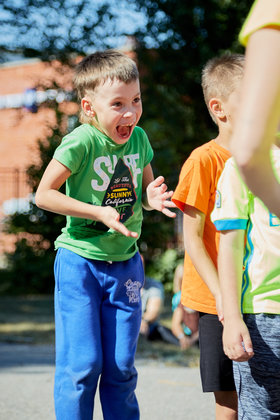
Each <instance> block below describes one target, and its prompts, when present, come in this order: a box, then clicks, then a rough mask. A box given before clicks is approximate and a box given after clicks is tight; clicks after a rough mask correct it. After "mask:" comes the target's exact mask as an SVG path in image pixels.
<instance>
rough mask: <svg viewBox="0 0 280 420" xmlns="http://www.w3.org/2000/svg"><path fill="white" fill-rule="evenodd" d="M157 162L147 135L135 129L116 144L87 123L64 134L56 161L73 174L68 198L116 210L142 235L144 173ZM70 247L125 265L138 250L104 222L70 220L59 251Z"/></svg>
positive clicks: (58, 243)
mask: <svg viewBox="0 0 280 420" xmlns="http://www.w3.org/2000/svg"><path fill="white" fill-rule="evenodd" d="M152 158H153V150H152V148H151V145H150V143H149V140H148V137H147V135H146V134H145V132H144V131H143V130H142V129H141V128H140V127H135V129H134V131H133V133H132V135H131V137H130V139H129V141H128V142H127V143H125V144H117V143H115V142H114V141H113V140H111V139H110V138H109V137H107V136H106V135H105V134H103V133H101V132H100V131H99V130H97V129H96V128H95V127H94V126H92V125H89V124H83V125H81V126H79V127H78V128H76V129H75V130H74V131H72V132H71V133H70V134H68V135H67V136H65V137H64V138H63V140H62V142H61V144H60V145H59V146H58V148H57V149H56V151H55V153H54V159H56V160H58V161H59V162H60V163H62V164H63V165H65V166H66V167H67V168H69V170H70V171H71V175H70V177H69V178H68V179H67V181H66V195H68V196H70V197H73V198H75V199H77V200H79V201H82V202H85V203H90V204H94V205H98V206H111V207H115V208H116V210H117V211H118V212H119V213H120V215H121V219H120V220H121V221H122V222H123V223H124V224H125V226H126V227H127V228H128V229H129V230H131V231H135V232H137V233H138V235H139V236H140V233H141V225H142V219H143V214H142V177H143V169H144V167H145V166H146V165H148V164H149V163H150V162H151V160H152ZM59 247H62V248H67V249H69V250H71V251H73V252H75V253H77V254H79V255H81V256H83V257H85V258H91V259H96V260H104V261H124V260H127V259H129V258H131V257H132V256H133V255H134V254H135V253H136V252H137V250H138V248H137V242H136V239H135V238H131V237H126V236H124V235H121V234H120V233H118V232H115V231H114V230H112V229H109V228H108V227H107V226H105V225H104V224H103V223H100V222H96V221H93V220H87V219H82V218H78V217H72V216H67V223H66V227H65V228H63V229H62V234H61V235H60V236H59V237H58V238H57V240H56V241H55V248H56V249H57V248H59Z"/></svg>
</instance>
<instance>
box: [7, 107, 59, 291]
mask: <svg viewBox="0 0 280 420" xmlns="http://www.w3.org/2000/svg"><path fill="white" fill-rule="evenodd" d="M50 105H51V106H52V107H53V108H54V111H55V114H56V121H57V123H56V125H55V127H53V128H50V130H51V134H50V136H49V137H48V138H47V139H45V140H44V141H41V140H40V141H38V148H39V157H40V159H39V161H38V163H37V164H36V165H31V166H30V167H29V168H28V170H27V174H28V180H29V184H30V186H31V188H32V191H33V193H35V191H36V190H37V187H38V185H39V182H40V179H41V176H42V174H43V172H44V170H45V168H46V167H47V165H48V163H49V161H50V160H51V157H52V155H53V153H54V150H55V149H56V147H57V146H58V144H59V143H60V141H61V139H62V137H63V135H64V134H65V130H63V129H62V128H61V127H63V126H65V124H64V120H65V116H64V115H63V114H62V113H61V112H60V111H59V110H58V107H57V105H56V104H54V103H53V104H50ZM64 225H65V217H64V216H61V215H58V214H55V213H50V212H47V211H44V210H42V209H39V208H38V207H37V206H36V205H35V203H34V202H33V198H32V199H31V201H30V203H29V211H28V212H26V213H18V212H17V213H15V214H12V215H10V216H9V217H8V218H7V219H6V222H5V225H4V232H5V233H8V234H14V235H16V237H17V239H16V244H15V251H14V252H11V253H6V254H5V257H6V264H5V268H2V269H1V270H0V277H1V284H0V293H6V294H7V293H9V294H21V293H25V294H30V293H51V292H52V290H53V262H54V257H55V253H54V248H53V243H54V240H55V238H56V237H57V236H58V234H59V232H60V230H61V228H62V227H63V226H64Z"/></svg>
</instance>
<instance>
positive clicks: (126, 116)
mask: <svg viewBox="0 0 280 420" xmlns="http://www.w3.org/2000/svg"><path fill="white" fill-rule="evenodd" d="M132 115H133V112H132V111H130V110H126V111H125V112H124V114H123V116H124V117H125V118H129V117H131V116H132Z"/></svg>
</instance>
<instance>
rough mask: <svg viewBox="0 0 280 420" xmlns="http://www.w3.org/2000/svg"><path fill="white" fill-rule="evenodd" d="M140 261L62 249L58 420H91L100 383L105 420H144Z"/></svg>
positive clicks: (58, 262)
mask: <svg viewBox="0 0 280 420" xmlns="http://www.w3.org/2000/svg"><path fill="white" fill-rule="evenodd" d="M143 281H144V272H143V265H142V261H141V258H140V255H139V254H138V253H137V254H136V255H135V256H134V257H133V258H131V259H130V260H127V261H122V262H112V263H110V262H105V261H97V260H91V259H86V258H83V257H81V256H79V255H78V254H76V253H74V252H71V251H69V250H67V249H64V248H60V249H59V250H58V252H57V256H56V261H55V283H56V284H55V324H56V372H55V387H54V399H55V412H56V418H57V420H92V417H93V408H94V396H95V392H96V388H97V383H98V380H99V379H100V383H99V393H100V401H101V405H102V411H103V416H104V420H120V419H122V420H139V408H138V403H137V399H136V396H135V392H134V391H135V388H136V382H137V371H136V369H135V367H134V357H135V352H136V346H137V339H138V334H139V329H140V323H141V298H140V289H141V287H142V286H143Z"/></svg>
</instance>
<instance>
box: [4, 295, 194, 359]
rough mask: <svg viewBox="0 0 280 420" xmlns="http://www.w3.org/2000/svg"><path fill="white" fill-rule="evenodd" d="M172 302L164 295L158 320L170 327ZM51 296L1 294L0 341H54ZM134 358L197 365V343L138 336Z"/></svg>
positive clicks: (45, 342)
mask: <svg viewBox="0 0 280 420" xmlns="http://www.w3.org/2000/svg"><path fill="white" fill-rule="evenodd" d="M171 316H172V313H171V304H170V301H169V299H166V305H165V307H164V308H163V311H162V316H161V322H162V323H163V324H164V325H165V326H167V327H170V324H171ZM54 329H55V327H54V302H53V296H20V297H19V296H12V297H8V296H7V297H3V296H2V297H0V342H5V343H17V344H20V343H22V344H54ZM136 357H137V358H146V359H149V360H150V361H153V360H154V361H155V362H164V363H165V364H169V365H180V366H197V365H198V360H199V349H198V347H191V348H189V349H188V350H185V351H182V350H181V349H180V348H179V347H176V346H174V345H172V344H168V343H164V342H162V341H147V340H146V339H145V338H143V337H141V336H140V337H139V341H138V347H137V355H136Z"/></svg>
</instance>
